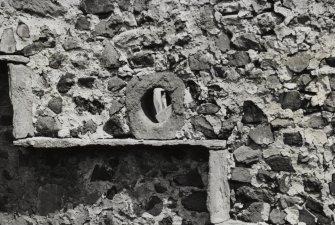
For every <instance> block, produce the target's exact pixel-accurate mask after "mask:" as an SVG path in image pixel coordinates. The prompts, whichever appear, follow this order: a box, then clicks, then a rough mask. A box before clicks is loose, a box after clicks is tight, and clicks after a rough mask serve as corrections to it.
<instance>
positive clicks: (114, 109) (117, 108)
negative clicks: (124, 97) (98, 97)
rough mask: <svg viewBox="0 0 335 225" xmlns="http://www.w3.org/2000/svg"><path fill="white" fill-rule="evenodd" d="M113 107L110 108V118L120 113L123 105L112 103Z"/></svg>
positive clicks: (117, 102) (116, 102)
mask: <svg viewBox="0 0 335 225" xmlns="http://www.w3.org/2000/svg"><path fill="white" fill-rule="evenodd" d="M111 104H112V106H111V107H110V108H109V116H113V115H114V114H115V113H117V112H119V111H120V110H121V108H122V107H123V105H122V104H121V103H120V102H119V101H115V100H114V101H112V102H111Z"/></svg>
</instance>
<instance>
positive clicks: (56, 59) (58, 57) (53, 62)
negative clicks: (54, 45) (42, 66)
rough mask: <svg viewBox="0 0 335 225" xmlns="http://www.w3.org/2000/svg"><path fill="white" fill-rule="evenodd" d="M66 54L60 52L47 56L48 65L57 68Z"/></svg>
mask: <svg viewBox="0 0 335 225" xmlns="http://www.w3.org/2000/svg"><path fill="white" fill-rule="evenodd" d="M66 58H67V57H66V55H63V54H61V53H55V54H53V55H51V56H50V58H49V66H50V67H51V68H53V69H59V68H60V67H61V66H62V63H63V62H64V61H65V60H66Z"/></svg>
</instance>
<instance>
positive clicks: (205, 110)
mask: <svg viewBox="0 0 335 225" xmlns="http://www.w3.org/2000/svg"><path fill="white" fill-rule="evenodd" d="M219 110H220V107H219V106H218V105H216V104H213V103H204V104H202V105H200V106H199V107H198V109H197V113H199V114H205V115H210V114H215V113H217V112H218V111H219Z"/></svg>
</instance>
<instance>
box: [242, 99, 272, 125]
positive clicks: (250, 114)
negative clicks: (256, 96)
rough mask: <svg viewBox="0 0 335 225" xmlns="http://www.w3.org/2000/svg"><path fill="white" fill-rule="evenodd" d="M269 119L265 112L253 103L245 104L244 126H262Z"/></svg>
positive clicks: (246, 102) (247, 102)
mask: <svg viewBox="0 0 335 225" xmlns="http://www.w3.org/2000/svg"><path fill="white" fill-rule="evenodd" d="M267 121H268V118H267V117H266V115H265V114H264V112H263V111H262V110H261V109H260V108H259V107H258V106H257V105H255V103H253V102H252V101H245V102H244V103H243V117H242V123H244V124H260V123H266V122H267Z"/></svg>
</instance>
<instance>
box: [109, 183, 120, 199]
mask: <svg viewBox="0 0 335 225" xmlns="http://www.w3.org/2000/svg"><path fill="white" fill-rule="evenodd" d="M117 193H118V190H117V188H116V186H113V187H111V188H110V189H108V190H107V193H106V197H107V198H108V199H110V200H112V199H113V198H114V196H115V195H116V194H117Z"/></svg>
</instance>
